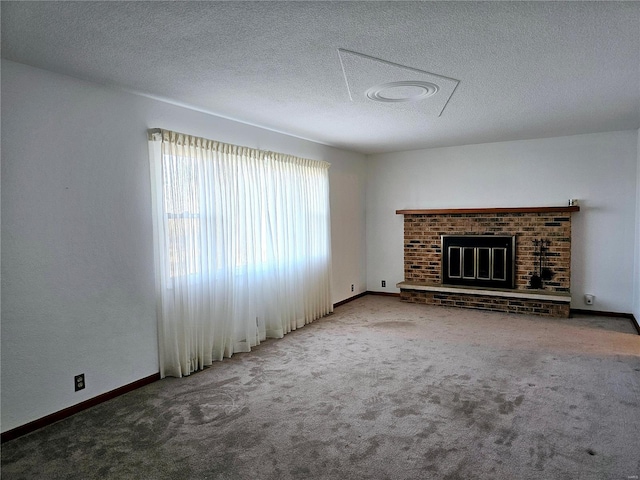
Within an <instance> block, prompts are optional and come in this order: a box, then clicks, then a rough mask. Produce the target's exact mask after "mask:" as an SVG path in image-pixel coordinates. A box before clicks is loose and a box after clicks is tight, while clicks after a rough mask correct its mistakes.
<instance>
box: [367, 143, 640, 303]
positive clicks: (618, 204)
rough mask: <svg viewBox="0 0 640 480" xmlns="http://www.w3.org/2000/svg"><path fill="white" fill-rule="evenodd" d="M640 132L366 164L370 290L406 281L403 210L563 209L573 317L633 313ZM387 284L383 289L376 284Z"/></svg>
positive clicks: (377, 158) (383, 157) (395, 156)
mask: <svg viewBox="0 0 640 480" xmlns="http://www.w3.org/2000/svg"><path fill="white" fill-rule="evenodd" d="M637 137H638V132H637V131H624V132H612V133H598V134H589V135H576V136H571V137H559V138H549V139H538V140H526V141H515V142H502V143H492V144H481V145H468V146H461V147H451V148H438V149H430V150H419V151H410V152H400V153H392V154H378V155H372V156H370V157H368V160H367V162H368V163H367V209H366V210H367V288H368V289H369V290H375V291H393V292H397V291H398V289H397V288H395V284H396V283H397V282H399V281H402V280H403V276H404V273H403V218H402V215H396V213H395V211H396V210H398V209H406V208H438V207H442V208H447V207H450V208H462V207H511V206H513V207H517V206H552V205H566V203H567V201H568V199H569V198H577V199H579V200H580V205H581V211H580V212H578V213H575V214H573V215H574V216H573V223H572V228H573V230H572V264H571V268H572V276H571V292H572V294H573V300H572V307H573V308H581V309H586V308H589V307H587V306H586V305H585V304H584V302H583V294H585V293H591V294H594V295H595V296H596V302H595V304H594V306H593V307H591V308H593V309H595V310H600V311H612V312H623V313H629V312H631V311H632V302H633V261H632V258H633V252H634V251H635V250H636V248H637V247H635V246H634V235H635V229H636V224H637V219H636V216H635V212H636V189H637V175H636V170H637V163H638V158H637V142H638V138H637ZM383 279H384V280H386V281H387V288H386V289H384V288H381V286H380V281H381V280H383Z"/></svg>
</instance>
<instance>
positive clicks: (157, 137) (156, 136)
mask: <svg viewBox="0 0 640 480" xmlns="http://www.w3.org/2000/svg"><path fill="white" fill-rule="evenodd" d="M162 132H172V133H176V134H178V135H184V136H186V137H197V138H202V139H203V140H207V141H210V142H217V143H220V144H225V145H230V146H233V147H237V148H246V149H249V150H255V151H257V152H262V153H267V154H273V155H285V156H289V157H295V158H300V159H302V160H310V161H312V162H320V163H324V164H326V165H327V168H328V167H330V166H331V163H329V162H327V161H326V160H313V159H310V158H305V157H298V156H297V155H291V154H288V153H279V152H274V151H272V150H263V149H261V148H255V147H246V146H242V145H233V144H231V143H227V142H221V141H219V140H212V139H210V138H204V137H198V136H197V135H190V134H188V133H181V132H174V131H173V130H167V129H166V128H150V129H148V130H147V133H148V136H149V140H151V141H156V142H157V141H161V140H162Z"/></svg>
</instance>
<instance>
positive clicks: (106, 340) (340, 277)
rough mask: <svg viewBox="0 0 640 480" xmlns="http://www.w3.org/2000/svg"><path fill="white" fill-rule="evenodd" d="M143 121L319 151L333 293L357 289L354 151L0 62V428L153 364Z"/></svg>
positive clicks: (360, 211)
mask: <svg viewBox="0 0 640 480" xmlns="http://www.w3.org/2000/svg"><path fill="white" fill-rule="evenodd" d="M154 127H162V128H168V129H173V130H177V131H180V132H186V133H191V134H194V135H200V136H205V137H208V138H215V139H218V140H221V141H225V142H230V143H236V144H240V145H246V146H250V147H256V148H262V149H267V150H274V151H280V152H284V153H288V154H293V155H299V156H302V157H307V158H312V159H319V160H326V161H328V162H330V163H331V164H332V167H331V169H330V188H331V209H332V243H333V256H334V262H333V274H334V282H333V297H334V298H333V300H334V302H337V301H340V300H343V299H346V298H348V297H350V296H353V295H354V294H356V293H359V292H361V291H364V289H365V286H366V276H365V272H366V268H365V267H366V266H365V252H364V244H365V234H366V232H365V225H364V222H365V215H364V207H365V201H364V198H365V186H364V182H365V159H364V156H363V155H360V154H355V153H349V152H345V151H341V150H338V149H335V148H331V147H327V146H323V145H319V144H316V143H312V142H309V141H305V140H300V139H297V138H293V137H289V136H285V135H282V134H278V133H274V132H271V131H267V130H263V129H259V128H256V127H251V126H248V125H244V124H239V123H236V122H232V121H229V120H225V119H221V118H217V117H213V116H211V115H207V114H204V113H199V112H195V111H192V110H188V109H185V108H181V107H177V106H174V105H169V104H166V103H163V102H160V101H157V100H152V99H149V98H145V97H141V96H137V95H132V94H129V93H125V92H121V91H117V90H114V89H109V88H105V87H102V86H99V85H95V84H91V83H87V82H83V81H80V80H76V79H73V78H69V77H65V76H61V75H57V74H53V73H50V72H46V71H43V70H39V69H34V68H31V67H27V66H24V65H20V64H17V63H13V62H8V61H4V60H3V61H2V139H3V142H2V156H3V158H2V190H1V191H2V209H3V210H2V308H3V310H2V431H7V430H10V429H12V428H15V427H17V426H20V425H23V424H25V423H27V422H29V421H32V420H35V419H38V418H41V417H43V416H45V415H48V414H50V413H53V412H56V411H59V410H61V409H63V408H66V407H69V406H71V405H74V404H77V403H79V402H82V401H84V400H87V399H88V398H91V397H95V396H97V395H99V394H101V393H104V392H107V391H110V390H113V389H115V388H117V387H120V386H123V385H126V384H128V383H130V382H133V381H135V380H138V379H141V378H144V377H146V376H149V375H152V374H154V373H156V372H157V371H158V360H157V346H156V320H155V300H154V281H153V252H152V232H151V207H150V199H149V197H150V193H149V171H148V153H147V140H146V139H147V134H146V131H147V129H148V128H154ZM351 284H355V287H356V290H355V292H353V293H352V292H351V288H350V287H351ZM79 373H85V374H86V381H87V388H86V389H85V390H82V391H80V392H77V393H74V391H73V376H74V375H76V374H79Z"/></svg>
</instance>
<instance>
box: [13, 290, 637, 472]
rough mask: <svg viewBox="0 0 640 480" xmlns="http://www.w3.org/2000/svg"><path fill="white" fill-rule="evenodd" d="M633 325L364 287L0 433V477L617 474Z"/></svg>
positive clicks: (627, 408) (630, 442)
mask: <svg viewBox="0 0 640 480" xmlns="http://www.w3.org/2000/svg"><path fill="white" fill-rule="evenodd" d="M638 432H640V336H638V335H636V334H635V331H634V329H633V327H632V326H631V324H630V322H629V321H628V320H621V319H608V318H596V317H587V316H583V317H578V318H572V319H568V320H558V319H544V318H538V317H528V316H516V315H508V314H500V313H489V312H478V311H470V310H459V309H448V308H438V307H428V306H425V305H415V304H405V303H401V302H400V301H399V300H398V299H396V298H388V297H375V296H367V297H364V298H361V299H358V300H356V301H354V302H351V303H349V304H346V305H344V306H342V307H339V308H337V309H336V312H335V314H334V315H332V316H329V317H326V318H324V319H321V320H319V321H316V322H315V323H313V324H311V325H308V326H306V327H305V328H303V329H300V330H298V331H296V332H293V333H291V334H289V335H287V336H286V337H285V338H284V339H282V340H270V341H267V342H265V343H263V344H262V345H260V346H259V347H257V348H256V349H255V350H254V351H253V352H251V353H246V354H239V355H236V356H234V357H233V358H231V359H228V360H225V361H224V362H220V363H216V364H214V365H213V366H212V367H211V368H208V369H206V370H205V371H203V372H200V373H198V374H195V375H192V376H191V377H188V378H184V379H171V378H169V379H165V380H162V381H159V382H156V383H154V384H151V385H149V386H147V387H145V388H142V389H139V390H136V391H135V392H132V393H130V394H127V395H124V396H122V397H119V398H117V399H115V400H112V401H109V402H107V403H104V404H102V405H99V406H97V407H94V408H92V409H90V410H87V411H85V412H82V413H80V414H78V415H76V416H74V417H72V418H69V419H67V420H64V421H61V422H58V423H57V424H54V425H51V426H49V427H47V428H44V429H42V430H40V431H37V432H34V433H32V434H30V435H27V436H25V437H21V438H19V439H17V440H14V441H11V442H8V443H6V444H4V445H3V447H2V478H3V480H6V479H83V480H87V479H219V480H222V479H234V480H235V479H274V480H275V479H288V478H292V479H293V478H295V479H340V480H344V479H376V480H382V479H394V480H395V479H427V478H434V479H581V480H584V479H594V480H595V479H598V480H601V479H635V478H638V476H640V440H639V438H640V437H639V436H638Z"/></svg>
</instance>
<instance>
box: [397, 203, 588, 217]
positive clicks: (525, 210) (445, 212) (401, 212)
mask: <svg viewBox="0 0 640 480" xmlns="http://www.w3.org/2000/svg"><path fill="white" fill-rule="evenodd" d="M579 211H580V207H579V206H578V205H575V206H566V207H498V208H441V209H429V210H396V213H397V214H398V215H455V214H467V213H553V212H579Z"/></svg>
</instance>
